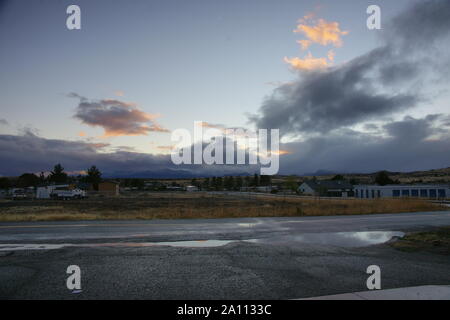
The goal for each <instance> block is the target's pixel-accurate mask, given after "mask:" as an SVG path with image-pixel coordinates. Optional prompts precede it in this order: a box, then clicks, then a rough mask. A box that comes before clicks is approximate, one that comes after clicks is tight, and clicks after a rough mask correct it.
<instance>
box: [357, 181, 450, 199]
mask: <svg viewBox="0 0 450 320" xmlns="http://www.w3.org/2000/svg"><path fill="white" fill-rule="evenodd" d="M353 188H354V189H353V190H354V193H355V197H356V198H368V199H373V198H400V197H411V198H430V199H441V198H450V185H401V184H397V185H387V186H377V185H355V186H353Z"/></svg>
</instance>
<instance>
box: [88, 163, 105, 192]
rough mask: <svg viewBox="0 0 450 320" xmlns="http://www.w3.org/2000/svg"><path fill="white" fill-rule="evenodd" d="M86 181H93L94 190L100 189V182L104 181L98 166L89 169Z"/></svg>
mask: <svg viewBox="0 0 450 320" xmlns="http://www.w3.org/2000/svg"><path fill="white" fill-rule="evenodd" d="M86 182H88V183H92V186H93V188H94V190H97V191H98V184H99V183H100V182H102V173H101V172H100V170H99V169H98V168H97V167H96V166H92V167H90V168H89V169H88V170H87V176H86Z"/></svg>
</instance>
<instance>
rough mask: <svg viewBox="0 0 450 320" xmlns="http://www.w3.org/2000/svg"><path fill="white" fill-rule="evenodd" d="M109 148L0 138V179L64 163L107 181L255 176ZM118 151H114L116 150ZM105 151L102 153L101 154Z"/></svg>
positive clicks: (31, 136) (231, 168)
mask: <svg viewBox="0 0 450 320" xmlns="http://www.w3.org/2000/svg"><path fill="white" fill-rule="evenodd" d="M106 147H110V146H109V145H108V144H103V143H100V144H98V143H93V142H90V143H87V142H80V141H67V140H56V139H45V138H42V137H39V136H37V135H35V134H33V133H32V132H25V133H24V134H23V135H0V150H2V151H1V152H0V163H1V166H0V175H3V176H17V175H20V174H22V173H24V172H41V171H49V170H51V168H53V166H54V165H55V164H56V163H62V164H63V166H64V168H66V170H67V171H70V172H77V171H81V170H86V168H89V167H90V166H92V165H96V166H98V167H99V168H100V169H101V170H102V172H103V173H104V176H106V177H141V178H143V177H155V178H162V177H165V178H173V177H200V176H215V175H217V176H219V175H220V176H221V175H226V174H229V175H231V174H242V173H247V172H248V173H255V172H256V169H257V168H254V167H251V166H234V165H229V166H222V165H212V166H207V165H180V166H176V165H174V164H173V163H172V161H171V159H170V156H169V155H152V154H144V153H138V152H130V151H128V150H127V151H124V150H125V149H124V148H123V147H122V148H120V149H116V150H115V151H113V152H107V149H105V148H106ZM113 150H114V148H113ZM99 151H101V152H99Z"/></svg>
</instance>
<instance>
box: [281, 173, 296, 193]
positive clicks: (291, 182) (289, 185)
mask: <svg viewBox="0 0 450 320" xmlns="http://www.w3.org/2000/svg"><path fill="white" fill-rule="evenodd" d="M284 187H285V188H286V189H288V190H291V191H297V188H298V183H297V179H296V178H295V176H289V177H287V179H286V181H285V182H284Z"/></svg>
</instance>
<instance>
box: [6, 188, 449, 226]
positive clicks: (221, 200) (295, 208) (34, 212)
mask: <svg viewBox="0 0 450 320" xmlns="http://www.w3.org/2000/svg"><path fill="white" fill-rule="evenodd" d="M446 209H448V207H442V206H440V205H438V204H433V203H430V202H426V201H423V200H413V199H376V200H371V199H313V198H310V199H307V198H297V197H286V198H283V197H281V196H280V197H273V196H263V195H258V196H254V195H253V196H236V195H221V194H207V193H134V194H130V195H122V196H120V197H114V198H102V197H93V198H88V199H83V200H66V201H62V200H61V201H59V200H22V201H17V200H16V201H12V200H2V201H1V202H0V221H52V220H124V219H183V218H230V217H300V216H325V215H352V214H375V213H397V212H415V211H435V210H446Z"/></svg>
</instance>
